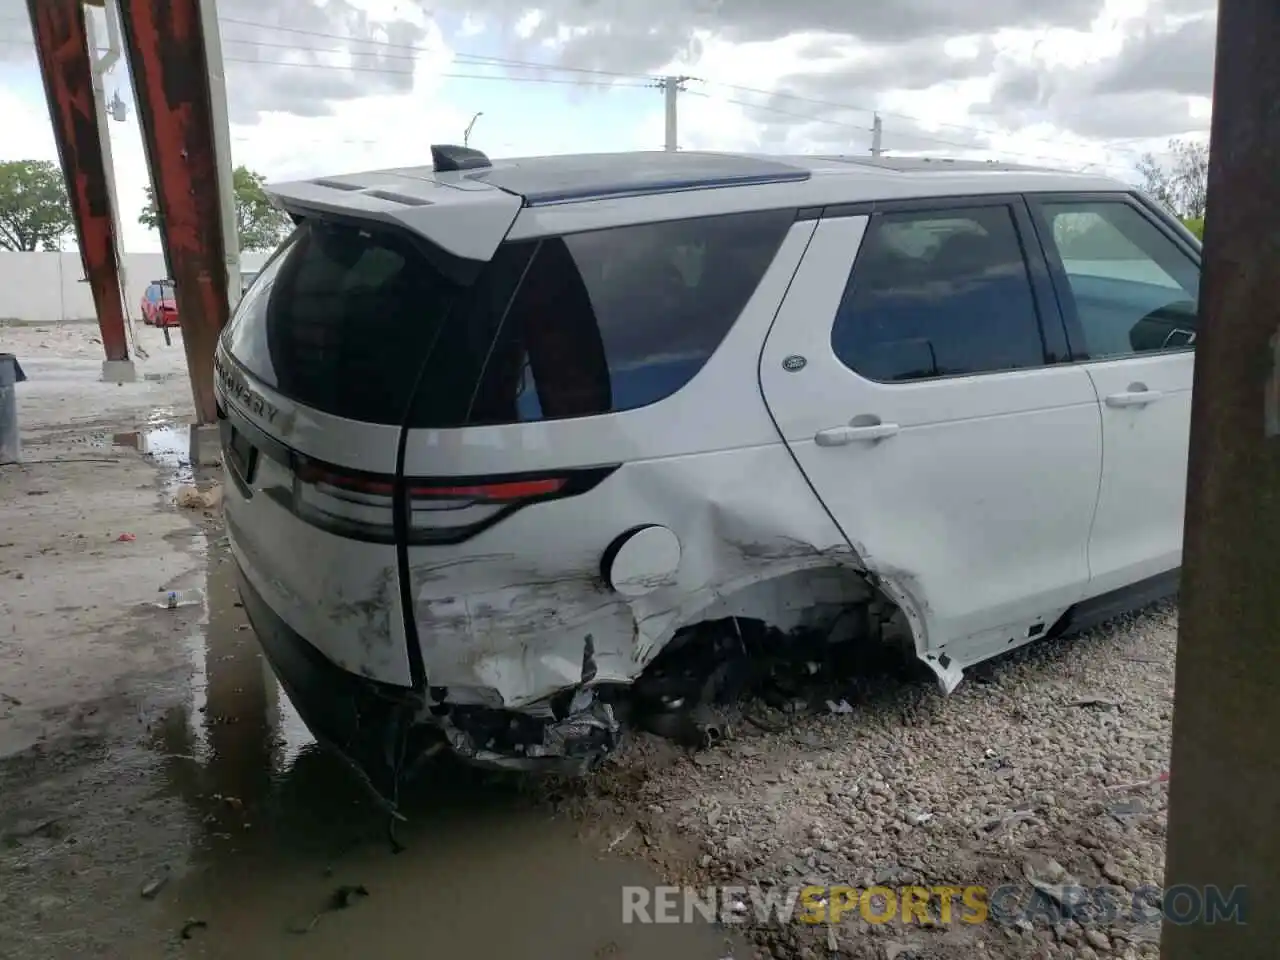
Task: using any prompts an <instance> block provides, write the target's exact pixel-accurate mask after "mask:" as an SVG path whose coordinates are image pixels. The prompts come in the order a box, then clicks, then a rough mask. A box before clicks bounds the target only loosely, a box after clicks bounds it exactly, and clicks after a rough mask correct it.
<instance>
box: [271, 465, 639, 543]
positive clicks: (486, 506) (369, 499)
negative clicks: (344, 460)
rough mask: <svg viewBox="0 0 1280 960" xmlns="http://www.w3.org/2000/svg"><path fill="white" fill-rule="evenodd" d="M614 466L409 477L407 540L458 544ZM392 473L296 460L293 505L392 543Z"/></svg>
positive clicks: (302, 513)
mask: <svg viewBox="0 0 1280 960" xmlns="http://www.w3.org/2000/svg"><path fill="white" fill-rule="evenodd" d="M615 469H616V467H593V468H588V469H574V470H563V471H556V472H555V473H553V474H551V473H549V474H540V475H534V476H530V475H521V476H510V475H506V476H499V477H486V478H459V477H448V478H440V479H426V478H409V479H407V480H406V481H404V483H403V498H404V499H403V507H402V509H403V511H404V514H405V516H406V521H407V522H406V524H405V528H406V539H407V541H408V542H409V543H410V544H423V545H425V544H450V543H461V542H462V541H464V540H467V539H470V538H471V537H473V536H475V535H476V534H477V533H479V532H480V531H482V530H485V529H487V528H488V527H491V526H493V524H495V523H497V522H498V521H499V520H502V519H503V518H505V517H507V516H509V515H511V514H512V513H514V512H515V511H516V510H519V509H522V508H523V507H526V506H529V505H530V504H533V503H541V502H544V501H547V500H555V499H560V498H562V497H570V496H576V495H577V494H579V493H585V492H586V491H587V490H590V489H591V488H592V487H594V486H595V485H596V484H598V483H599V482H600V481H601V480H603V479H604V478H605V477H606V476H608V475H609V474H610V473H612V472H613V471H614V470H615ZM400 493H401V491H400V490H398V489H397V484H396V481H395V479H394V478H392V477H388V476H385V475H381V474H368V473H362V472H360V471H355V470H347V469H345V468H342V467H335V466H331V465H329V464H321V463H317V462H315V461H313V460H307V459H304V458H302V457H296V458H295V464H294V490H293V507H294V511H295V512H296V513H297V514H298V516H299V517H301V518H302V519H303V520H305V521H307V522H308V523H311V524H313V525H315V526H318V527H322V528H324V529H326V530H329V531H330V532H332V533H336V534H339V535H341V536H346V537H351V538H353V539H357V540H365V541H373V542H379V543H392V542H395V539H396V529H395V527H396V524H395V519H396V516H395V503H396V497H397V495H398V494H400Z"/></svg>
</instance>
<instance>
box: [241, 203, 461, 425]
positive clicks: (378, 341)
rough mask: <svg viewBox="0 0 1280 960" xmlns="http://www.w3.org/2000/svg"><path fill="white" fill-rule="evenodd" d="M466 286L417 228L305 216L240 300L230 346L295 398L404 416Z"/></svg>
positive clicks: (390, 417) (324, 406)
mask: <svg viewBox="0 0 1280 960" xmlns="http://www.w3.org/2000/svg"><path fill="white" fill-rule="evenodd" d="M458 292H459V291H458V288H457V287H456V286H455V285H454V284H453V283H452V282H451V281H449V280H447V279H446V278H445V277H444V276H442V275H441V274H440V273H439V272H438V271H437V270H435V269H434V268H433V267H431V265H430V264H429V263H428V262H427V261H426V259H425V257H424V256H423V255H422V253H421V252H420V251H419V250H417V249H416V248H415V247H414V246H413V242H412V241H411V240H410V239H409V238H408V237H405V236H402V235H400V234H397V233H391V232H387V233H381V232H371V231H367V230H361V229H358V228H356V227H351V226H347V225H345V224H331V223H326V222H324V221H306V222H304V223H303V224H302V225H301V226H299V227H298V229H297V230H295V231H294V233H293V235H292V236H291V237H290V238H289V239H288V240H287V241H285V243H284V245H283V246H282V247H281V249H280V250H279V251H278V252H277V253H276V255H275V256H274V257H273V258H272V260H271V262H270V263H268V264H267V265H266V266H265V267H264V268H263V269H262V271H261V272H260V273H259V275H258V278H257V282H255V283H254V284H253V285H252V286H251V287H250V288H249V290H248V292H247V293H246V294H245V297H244V299H243V300H241V302H240V305H239V307H238V309H237V310H236V316H235V320H234V322H233V323H232V324H231V326H230V328H229V329H228V331H227V346H228V349H229V350H230V351H231V354H232V355H233V356H234V357H235V358H236V359H237V360H239V361H240V362H241V363H242V364H244V366H245V367H246V369H248V371H249V372H250V373H252V374H253V375H254V376H255V377H257V378H259V379H260V380H262V381H263V382H264V383H266V384H267V385H268V386H271V387H274V388H275V389H277V390H279V391H280V392H281V393H282V394H284V395H285V396H287V397H289V398H291V399H293V400H296V401H298V402H300V403H303V404H306V405H307V406H310V407H313V408H315V409H317V410H321V411H323V412H325V413H331V414H334V415H336V416H340V417H346V418H348V419H351V420H362V421H366V422H369V423H397V424H398V423H401V422H403V420H404V415H405V410H406V408H407V406H408V402H409V398H410V397H411V395H412V393H413V383H414V379H415V378H416V376H417V373H418V370H419V368H420V367H421V365H422V360H423V358H424V357H425V356H426V355H427V352H428V350H429V349H430V346H431V343H432V340H433V339H434V337H435V335H436V332H437V331H438V329H439V326H440V321H441V320H442V319H443V317H444V315H445V313H446V311H447V310H448V308H449V305H450V304H451V303H452V302H453V300H454V299H455V298H456V296H457V294H458Z"/></svg>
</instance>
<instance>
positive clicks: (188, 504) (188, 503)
mask: <svg viewBox="0 0 1280 960" xmlns="http://www.w3.org/2000/svg"><path fill="white" fill-rule="evenodd" d="M174 499H175V501H176V502H177V504H178V506H179V507H182V508H183V509H184V510H217V509H219V508H220V507H221V506H222V486H221V484H214V485H213V486H211V487H209V488H208V489H207V490H201V489H200V488H199V487H193V486H184V487H180V488H179V489H178V494H177V496H176V497H175V498H174Z"/></svg>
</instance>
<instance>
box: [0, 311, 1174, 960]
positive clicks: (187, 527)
mask: <svg viewBox="0 0 1280 960" xmlns="http://www.w3.org/2000/svg"><path fill="white" fill-rule="evenodd" d="M95 334H96V331H95V330H94V328H93V327H92V326H88V325H65V326H63V327H60V328H30V327H25V328H0V350H4V351H6V352H13V353H16V354H17V355H18V356H19V359H20V360H21V362H22V363H23V366H24V368H25V369H26V372H27V375H28V377H29V378H30V380H29V381H28V382H27V383H24V384H21V385H20V386H19V388H18V390H19V402H20V410H21V417H22V427H23V441H24V459H25V463H24V465H22V466H21V467H0V958H10V957H12V958H24V960H25V958H37V957H38V958H54V957H81V956H104V957H122V958H125V957H127V958H150V957H157V958H159V957H167V956H188V955H189V956H198V957H210V958H213V957H236V958H238V960H243V958H257V957H263V958H268V957H270V958H274V957H289V956H299V957H301V956H307V957H311V958H324V957H346V956H353V955H357V954H360V955H364V954H375V953H376V954H379V955H381V956H386V957H390V958H394V957H401V956H403V957H410V956H414V957H417V956H420V955H422V954H423V952H424V951H430V952H433V953H434V952H435V951H436V950H440V951H442V952H443V953H445V954H449V953H453V954H460V955H466V956H477V957H486V958H487V957H494V958H499V957H501V958H508V957H529V958H540V957H555V958H579V957H581V958H594V957H635V958H647V957H655V956H661V957H663V958H664V960H682V958H685V957H688V958H690V960H719V958H722V957H726V956H732V957H738V958H745V957H751V956H757V955H758V956H776V957H806V958H808V957H828V956H841V957H868V958H872V957H874V958H881V957H887V958H896V960H912V958H919V960H922V958H939V960H940V958H960V957H966V958H967V957H973V956H987V957H1008V958H1014V957H1019V958H1021V957H1036V956H1039V957H1083V958H1089V957H1093V956H1124V957H1134V956H1149V955H1153V954H1154V949H1155V948H1154V937H1155V933H1156V929H1155V925H1154V924H1153V923H1152V922H1150V917H1148V916H1139V915H1138V914H1137V912H1136V911H1134V910H1122V911H1120V915H1117V916H1115V917H1110V918H1102V919H1094V920H1089V919H1087V918H1081V922H1077V921H1073V920H1064V918H1062V917H1053V916H1046V915H1045V914H1044V911H1041V913H1040V914H1039V915H1037V916H1035V917H1032V918H1031V920H1027V919H1022V920H1020V921H1019V922H1009V923H994V922H988V923H983V924H966V923H961V922H959V921H958V920H956V919H954V918H953V920H952V921H951V922H944V921H943V919H942V918H941V916H940V915H939V911H938V907H937V905H936V904H934V905H933V906H932V907H931V908H930V914H929V918H928V922H926V923H921V922H919V921H920V918H919V917H917V918H916V920H915V922H911V923H907V924H903V923H901V922H899V921H898V920H896V919H895V920H893V921H891V922H888V923H868V922H866V921H865V920H864V919H862V918H861V917H860V916H859V913H860V911H859V910H857V909H854V910H852V911H850V912H849V914H848V915H847V916H845V917H844V918H843V920H842V921H841V922H840V923H838V924H834V925H827V924H818V925H806V924H794V923H793V924H786V925H780V924H776V923H772V924H771V923H757V922H756V921H755V920H753V919H751V916H750V915H751V913H752V909H751V908H750V907H747V908H746V909H745V911H744V914H745V917H744V918H745V920H746V922H744V923H741V924H729V925H723V924H710V923H707V922H705V921H702V920H700V919H698V918H696V917H695V918H694V922H692V923H682V924H671V925H663V924H656V925H645V924H634V923H631V924H624V923H623V922H622V903H623V894H622V887H623V886H624V885H639V886H647V887H653V886H655V885H658V884H664V883H669V884H689V885H694V886H696V887H698V888H699V889H701V888H704V887H705V886H706V885H708V884H720V885H746V884H757V885H760V886H761V887H762V888H771V889H774V890H776V891H785V890H787V889H790V888H796V887H800V886H803V885H806V884H818V885H831V884H852V885H855V886H861V887H866V886H868V885H871V884H883V885H886V886H889V887H891V888H895V889H900V888H901V887H903V886H906V885H924V886H926V887H931V886H937V885H954V886H967V885H972V884H982V885H985V886H987V887H988V888H994V887H996V886H998V885H1000V884H1010V885H1012V887H1011V888H1012V889H1015V890H1016V891H1017V892H1018V893H1019V896H1022V895H1027V896H1028V897H1029V895H1030V893H1031V891H1033V889H1034V886H1033V884H1039V885H1040V886H1041V888H1046V889H1052V887H1051V886H1048V885H1051V884H1054V883H1057V884H1063V883H1068V884H1070V883H1072V881H1075V882H1077V883H1078V884H1080V885H1082V886H1087V887H1090V888H1094V889H1097V888H1100V887H1101V888H1105V889H1108V890H1111V891H1113V892H1114V893H1115V894H1116V896H1117V897H1118V898H1119V901H1120V902H1122V903H1123V904H1124V905H1125V906H1126V907H1127V906H1129V905H1131V904H1133V903H1135V902H1136V901H1137V900H1138V899H1139V898H1140V897H1141V896H1143V895H1144V887H1145V886H1146V885H1151V884H1159V882H1160V879H1161V874H1162V869H1163V838H1164V803H1165V786H1164V783H1163V782H1162V781H1161V780H1160V779H1159V777H1160V774H1161V773H1162V772H1163V771H1164V769H1165V768H1166V766H1167V760H1166V758H1167V752H1168V746H1169V720H1170V715H1171V710H1172V684H1173V671H1172V663H1173V642H1174V636H1175V621H1174V615H1173V613H1172V611H1170V610H1168V609H1163V608H1161V609H1156V610H1153V611H1150V612H1148V613H1146V614H1144V615H1143V616H1140V617H1134V618H1130V619H1129V620H1128V621H1126V622H1123V623H1119V624H1115V625H1112V626H1111V627H1110V628H1108V629H1105V630H1100V631H1096V632H1094V633H1092V634H1090V635H1087V636H1084V637H1081V638H1077V639H1074V640H1070V641H1061V642H1049V643H1046V644H1042V645H1040V646H1039V647H1036V648H1033V649H1030V650H1027V651H1023V652H1020V653H1015V654H1013V655H1011V656H1010V657H1008V658H1006V659H1005V660H1003V661H1002V662H1000V663H997V664H994V665H992V666H990V667H989V668H987V669H984V670H981V671H979V672H978V675H977V676H975V677H972V678H970V680H968V681H966V683H965V685H964V686H962V687H961V689H960V690H958V691H957V692H956V694H955V695H953V696H952V697H950V698H944V697H942V696H940V695H939V694H938V693H937V691H936V689H935V688H934V686H933V685H932V684H931V683H930V682H929V681H928V679H927V678H915V677H909V676H905V677H904V676H893V677H882V678H874V679H871V680H867V681H864V682H861V683H859V684H858V685H857V686H856V688H849V689H845V690H843V691H837V692H831V693H830V696H829V697H828V695H827V694H825V693H824V694H821V695H817V694H813V693H812V692H810V693H808V694H804V695H801V696H798V697H796V698H794V701H793V702H792V703H790V704H788V705H787V707H786V709H784V710H776V709H772V708H769V707H766V706H764V705H761V704H750V705H748V706H747V707H745V708H744V709H743V710H734V711H731V712H729V713H727V714H726V716H725V717H724V718H723V721H724V723H725V725H726V728H727V730H728V736H727V738H726V740H725V742H724V743H722V744H721V745H719V746H717V747H715V748H713V749H710V750H701V751H689V750H687V749H685V748H682V747H679V746H675V745H673V744H672V743H670V742H668V741H666V740H662V739H659V738H657V737H653V736H648V735H640V736H636V737H634V738H633V739H632V740H631V741H630V743H629V744H628V745H627V746H626V747H625V749H624V750H623V751H622V752H621V753H620V754H619V755H618V756H617V757H616V758H614V759H613V760H612V761H611V762H610V763H609V764H608V765H607V766H606V768H605V769H604V770H602V771H601V772H600V773H598V774H596V775H595V776H593V777H591V778H590V779H588V780H586V781H582V782H576V783H567V784H566V783H556V782H530V781H525V780H522V779H519V778H510V777H497V776H487V775H480V774H477V773H475V772H472V771H468V770H465V769H460V768H458V767H456V766H455V765H451V764H442V765H440V766H438V767H436V768H434V769H432V770H431V771H430V775H429V776H428V777H426V778H425V779H424V781H423V782H420V783H418V784H417V785H415V787H414V788H413V789H412V791H411V793H410V797H409V799H408V802H407V804H406V808H405V813H406V815H407V816H408V818H409V820H408V822H407V823H406V824H404V825H402V826H401V827H400V829H399V831H398V834H399V839H400V841H401V842H402V843H403V844H404V845H405V848H406V849H405V850H404V851H403V852H402V853H399V854H393V853H392V852H391V847H390V844H389V842H388V839H387V836H386V821H385V818H384V817H383V816H382V815H381V814H380V813H379V812H377V810H376V809H375V807H374V806H373V804H371V803H370V802H369V801H368V799H367V798H366V797H365V795H364V794H363V792H362V791H361V789H360V788H359V787H358V785H357V784H355V783H354V782H353V780H352V778H351V776H350V775H349V774H348V772H347V771H346V769H345V768H343V767H342V765H341V764H340V763H338V762H337V761H335V760H334V759H333V758H332V757H330V756H329V755H328V754H327V753H325V752H324V751H322V750H319V749H317V748H316V747H315V745H314V744H313V743H312V742H311V740H310V737H309V736H308V735H307V733H306V731H305V729H303V728H302V726H301V724H300V723H299V722H298V721H297V718H296V716H295V715H294V713H293V711H292V710H291V708H290V707H289V704H288V702H287V700H286V699H285V698H283V697H282V696H281V695H280V693H279V691H278V688H277V686H276V684H275V682H274V680H272V679H271V677H270V676H269V674H268V672H267V671H266V669H265V668H264V665H263V663H262V661H261V658H260V656H259V654H258V650H257V647H256V642H255V640H254V637H253V633H252V631H251V630H250V629H249V627H248V625H247V623H246V622H245V619H244V616H243V612H242V610H241V609H240V608H239V606H238V605H237V599H236V597H235V592H234V586H233V584H232V582H231V576H230V573H231V570H230V563H229V561H228V559H227V554H226V548H225V543H224V541H223V535H222V531H221V525H220V521H219V517H218V513H217V511H216V510H207V511H206V510H201V509H194V510H193V509H184V508H180V507H179V506H177V505H176V503H175V495H176V494H177V492H178V490H179V489H180V487H182V486H184V485H187V484H192V483H194V484H197V485H199V486H207V485H208V483H210V482H211V481H212V480H214V479H216V478H215V477H210V476H205V475H203V474H201V473H200V472H199V471H195V470H193V468H192V467H191V466H190V465H189V464H188V463H186V458H185V447H186V438H185V426H184V424H185V422H186V420H187V419H188V418H189V416H190V398H189V396H188V393H187V382H186V376H185V371H184V362H183V359H182V354H181V344H180V340H179V339H178V337H177V336H176V335H174V338H173V339H174V342H173V344H172V345H171V346H167V347H166V346H165V345H164V343H163V340H162V338H161V337H160V334H159V333H158V332H157V331H153V330H149V329H146V328H141V329H140V330H139V331H138V336H139V339H140V342H141V344H142V345H143V347H144V349H146V350H147V353H148V357H147V359H146V360H145V361H142V362H140V363H139V372H140V379H139V382H137V383H134V384H126V385H119V386H118V385H115V384H102V383H99V382H97V377H98V371H99V366H100V360H101V353H100V352H99V351H100V349H101V348H100V346H99V345H98V344H97V343H96V342H95V339H96V337H95ZM168 591H175V592H178V594H179V605H178V606H177V607H176V608H175V609H169V608H168V607H167V605H166V603H165V600H166V596H167V592H168ZM827 699H831V703H830V704H828V703H827V702H826V701H827ZM1018 902H1019V903H1022V902H1024V901H1022V900H1019V901H1018ZM1026 902H1030V901H1029V900H1027V901H1026ZM873 906H875V907H876V908H878V909H880V908H883V904H882V903H881V902H880V901H879V900H877V901H874V903H873ZM327 908H334V909H327ZM959 912H960V911H958V910H957V914H956V915H957V916H958V915H959ZM1013 919H1017V918H1016V917H1015V918H1013ZM1055 921H1056V922H1055Z"/></svg>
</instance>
